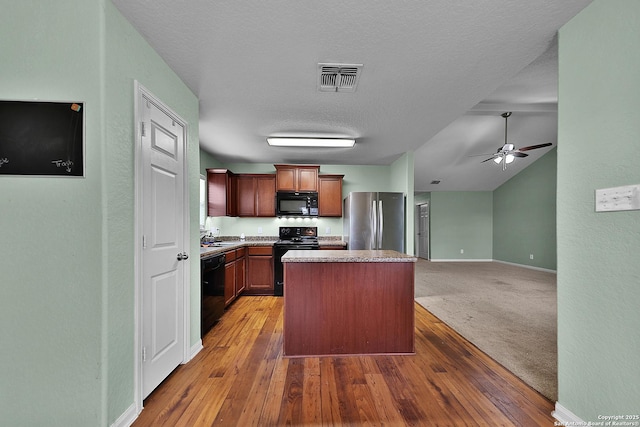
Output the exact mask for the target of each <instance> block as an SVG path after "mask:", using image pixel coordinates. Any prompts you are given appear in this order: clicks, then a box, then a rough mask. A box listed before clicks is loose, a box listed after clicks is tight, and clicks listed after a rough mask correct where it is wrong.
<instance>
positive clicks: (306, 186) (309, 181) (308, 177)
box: [296, 166, 320, 191]
mask: <svg viewBox="0 0 640 427" xmlns="http://www.w3.org/2000/svg"><path fill="white" fill-rule="evenodd" d="M318 169H320V168H319V167H318V166H299V167H298V173H297V178H298V182H297V186H296V187H297V189H296V191H318Z"/></svg>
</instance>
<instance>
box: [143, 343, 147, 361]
mask: <svg viewBox="0 0 640 427" xmlns="http://www.w3.org/2000/svg"><path fill="white" fill-rule="evenodd" d="M142 361H143V362H146V361H147V347H142Z"/></svg>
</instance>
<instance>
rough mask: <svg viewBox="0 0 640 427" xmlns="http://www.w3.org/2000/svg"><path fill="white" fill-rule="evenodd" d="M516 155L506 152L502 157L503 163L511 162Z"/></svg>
mask: <svg viewBox="0 0 640 427" xmlns="http://www.w3.org/2000/svg"><path fill="white" fill-rule="evenodd" d="M515 158H516V157H515V156H514V155H513V154H507V155H506V156H505V158H504V161H505V163H511V162H513V160H514V159H515Z"/></svg>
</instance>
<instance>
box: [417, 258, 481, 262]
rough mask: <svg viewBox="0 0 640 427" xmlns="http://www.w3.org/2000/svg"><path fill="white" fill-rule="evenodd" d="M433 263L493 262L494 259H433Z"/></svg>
mask: <svg viewBox="0 0 640 427" xmlns="http://www.w3.org/2000/svg"><path fill="white" fill-rule="evenodd" d="M429 261H431V262H491V261H493V260H492V259H434V258H431V259H430V260H429Z"/></svg>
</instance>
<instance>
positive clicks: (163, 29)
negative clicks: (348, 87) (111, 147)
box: [112, 0, 590, 191]
mask: <svg viewBox="0 0 640 427" xmlns="http://www.w3.org/2000/svg"><path fill="white" fill-rule="evenodd" d="M112 1H113V3H114V4H115V5H116V6H117V7H118V9H119V10H120V11H121V12H122V13H123V15H124V16H125V17H126V18H127V19H128V20H129V21H130V22H131V23H132V24H133V25H134V27H136V28H137V29H138V31H139V32H140V33H141V34H142V35H143V37H145V38H146V39H147V40H148V42H149V43H150V45H151V46H152V47H153V48H154V49H155V50H156V51H157V52H158V53H159V54H160V55H161V56H162V58H163V59H164V60H165V61H166V62H167V64H169V66H170V67H171V68H172V69H173V70H174V71H175V72H176V73H177V74H178V75H179V76H180V77H181V78H182V79H183V81H184V82H185V83H186V84H187V85H188V86H189V88H191V90H192V91H193V92H194V93H195V94H196V96H197V97H198V98H199V100H200V124H199V128H200V144H201V146H202V148H203V149H204V150H206V151H208V152H210V153H212V154H213V155H214V156H215V157H216V158H218V159H219V160H221V161H224V162H250V163H253V162H259V163H282V162H291V163H321V164H346V165H348V164H370V165H383V164H389V163H391V162H393V161H394V160H396V159H397V158H398V157H399V156H400V155H402V154H403V153H404V152H406V151H414V152H415V158H416V165H415V170H416V174H415V175H416V184H415V189H416V191H436V190H492V189H494V188H496V187H497V186H499V185H500V184H501V183H502V182H504V181H505V180H506V179H508V178H509V177H510V176H512V175H513V174H515V173H516V172H518V171H519V170H521V169H522V167H525V166H527V165H528V164H530V163H531V162H532V161H534V160H535V159H536V157H537V156H536V155H541V154H544V153H545V152H546V151H548V149H542V150H537V151H539V152H541V153H535V154H532V155H531V156H530V157H528V158H526V159H518V160H516V162H514V163H513V164H511V165H509V168H508V169H507V170H506V171H502V170H501V168H499V167H495V165H493V164H492V162H487V163H482V164H480V162H481V160H480V159H482V158H479V157H476V158H469V157H466V156H468V155H471V154H480V153H493V152H495V151H496V149H497V148H498V147H500V146H501V145H502V143H503V142H504V119H502V117H500V114H501V113H502V112H503V110H504V111H507V109H508V111H514V114H513V116H512V117H511V118H510V119H509V140H510V141H509V142H513V143H515V144H516V146H523V145H532V144H535V143H540V142H553V143H554V145H555V142H556V127H557V118H556V113H555V109H556V106H555V104H556V102H557V87H556V85H557V84H556V81H557V72H556V69H557V50H556V47H555V44H556V40H555V35H556V32H557V30H558V29H559V28H560V27H561V26H562V25H563V24H564V23H566V22H567V21H568V20H569V19H571V18H572V17H573V16H575V15H576V14H577V13H578V12H579V11H580V10H582V9H583V8H584V7H585V6H586V5H587V4H589V3H590V0H564V1H562V2H559V1H557V0H548V1H528V2H525V1H521V2H502V1H495V0H492V1H489V0H480V1H474V2H452V1H450V0H427V1H404V0H385V1H374V2H344V1H337V0H323V1H321V2H318V1H309V0H300V1H292V0H289V1H285V0H280V1H260V0H246V1H231V0H228V1H211V0H191V1H176V0H154V1H153V2H151V1H148V0H112ZM319 62H339V63H356V64H363V65H364V67H363V69H362V74H361V77H360V81H359V84H358V88H357V90H356V91H355V92H353V93H327V92H319V91H318V90H317V64H318V63H319ZM529 64H531V65H530V66H529V67H527V66H528V65H529ZM479 103H480V104H479ZM478 104H479V105H478ZM272 135H295V136H299V135H307V136H311V135H314V136H315V135H319V136H349V137H355V138H357V140H358V142H357V144H356V147H355V148H353V149H327V150H317V149H291V148H287V149H284V148H272V147H269V146H268V145H267V144H266V141H265V138H266V137H267V136H272ZM512 136H513V139H512ZM532 153H533V152H532ZM433 179H442V180H443V181H442V183H441V184H440V185H439V186H437V187H433V186H431V185H429V182H430V181H431V180H433Z"/></svg>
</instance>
